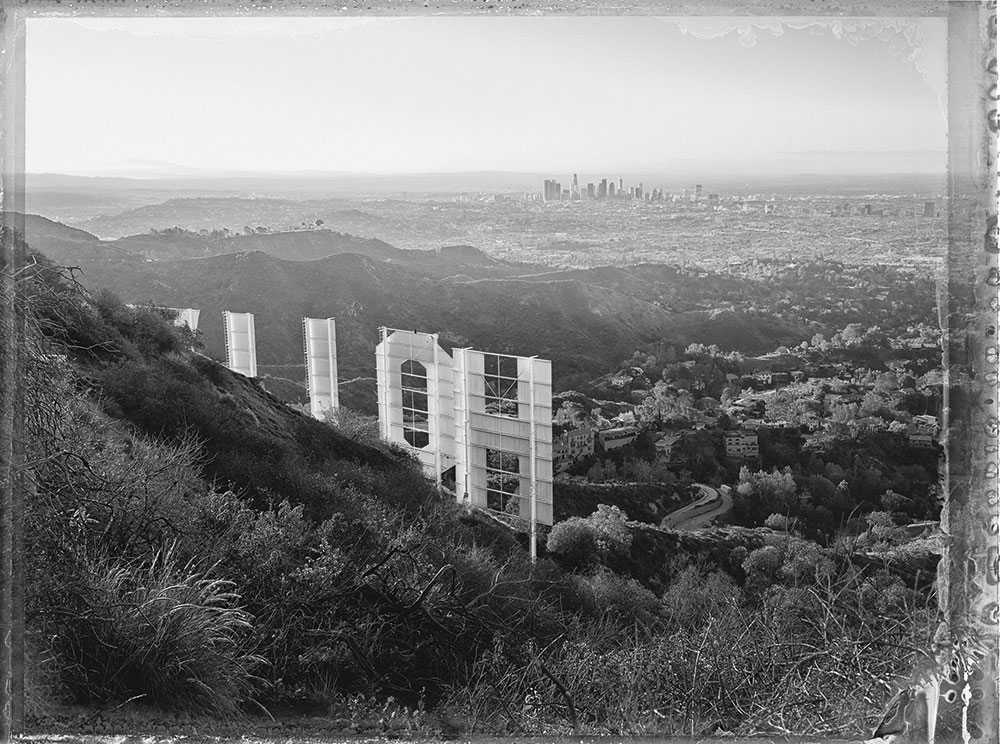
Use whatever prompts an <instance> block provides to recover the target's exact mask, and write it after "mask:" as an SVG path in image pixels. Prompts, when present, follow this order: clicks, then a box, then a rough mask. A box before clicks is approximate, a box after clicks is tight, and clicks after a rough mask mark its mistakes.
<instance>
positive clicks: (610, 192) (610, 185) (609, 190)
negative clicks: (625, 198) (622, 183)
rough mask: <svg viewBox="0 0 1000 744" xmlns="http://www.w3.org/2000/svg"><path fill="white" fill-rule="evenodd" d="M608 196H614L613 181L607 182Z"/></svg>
mask: <svg viewBox="0 0 1000 744" xmlns="http://www.w3.org/2000/svg"><path fill="white" fill-rule="evenodd" d="M608 196H610V197H611V198H614V196H615V182H614V181H612V182H611V183H609V184H608Z"/></svg>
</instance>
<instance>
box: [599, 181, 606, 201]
mask: <svg viewBox="0 0 1000 744" xmlns="http://www.w3.org/2000/svg"><path fill="white" fill-rule="evenodd" d="M597 196H598V198H600V199H606V198H607V196H608V179H606V178H602V179H601V185H600V186H599V187H598V189H597Z"/></svg>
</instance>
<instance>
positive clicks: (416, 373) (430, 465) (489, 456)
mask: <svg viewBox="0 0 1000 744" xmlns="http://www.w3.org/2000/svg"><path fill="white" fill-rule="evenodd" d="M380 335H381V341H380V342H379V344H378V346H377V347H376V350H375V351H376V375H377V382H378V411H379V426H380V428H381V433H382V436H383V437H384V438H385V439H387V440H389V441H391V442H397V443H399V444H402V445H405V446H407V447H408V448H410V449H411V450H413V451H414V453H415V454H416V455H417V457H418V458H419V459H420V462H421V463H422V464H423V466H424V469H425V471H426V472H427V473H428V475H430V476H431V477H433V478H434V479H435V481H436V482H437V483H438V484H439V485H444V484H445V483H446V482H447V484H448V485H452V481H453V485H454V490H455V494H456V498H457V499H458V500H459V501H462V502H463V503H466V504H469V505H471V506H476V507H479V508H481V509H486V510H488V511H490V512H493V513H494V514H496V515H497V516H500V517H501V518H503V519H505V520H506V521H509V522H512V523H513V524H515V525H516V526H518V527H526V528H527V531H528V534H529V538H530V550H531V558H532V560H534V559H535V557H536V555H537V525H538V523H542V524H549V525H551V524H552V363H551V362H550V361H549V360H547V359H539V358H537V357H519V356H511V355H507V354H493V353H490V352H483V351H476V350H474V349H454V350H453V352H452V353H451V354H449V353H448V352H447V351H445V350H444V349H443V348H441V346H440V344H439V343H438V336H437V334H428V333H417V332H415V331H403V330H395V329H390V328H381V329H380Z"/></svg>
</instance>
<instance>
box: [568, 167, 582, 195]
mask: <svg viewBox="0 0 1000 744" xmlns="http://www.w3.org/2000/svg"><path fill="white" fill-rule="evenodd" d="M569 195H570V197H571V198H573V199H579V198H580V182H579V181H578V180H577V179H576V174H575V173H574V174H573V185H572V186H571V187H570V194H569Z"/></svg>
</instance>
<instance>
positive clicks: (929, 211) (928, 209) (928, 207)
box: [924, 201, 937, 217]
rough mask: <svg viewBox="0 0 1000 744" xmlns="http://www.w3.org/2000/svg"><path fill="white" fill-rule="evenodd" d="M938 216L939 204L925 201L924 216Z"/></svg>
mask: <svg viewBox="0 0 1000 744" xmlns="http://www.w3.org/2000/svg"><path fill="white" fill-rule="evenodd" d="M936 216H937V206H936V205H935V204H934V202H932V201H929V202H924V217H936Z"/></svg>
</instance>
